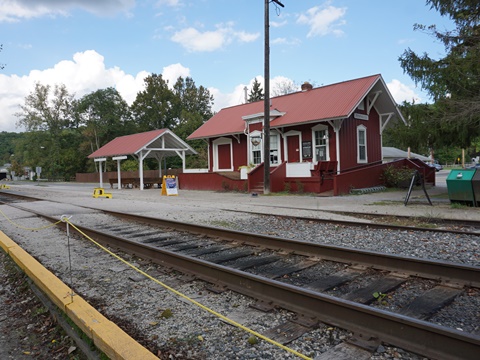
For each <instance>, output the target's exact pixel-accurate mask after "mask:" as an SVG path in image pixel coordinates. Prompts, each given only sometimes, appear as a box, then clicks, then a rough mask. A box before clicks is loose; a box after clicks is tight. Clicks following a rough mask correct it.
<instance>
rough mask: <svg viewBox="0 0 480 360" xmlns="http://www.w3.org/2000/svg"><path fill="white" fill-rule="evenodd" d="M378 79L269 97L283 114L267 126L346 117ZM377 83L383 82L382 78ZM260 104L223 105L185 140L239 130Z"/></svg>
mask: <svg viewBox="0 0 480 360" xmlns="http://www.w3.org/2000/svg"><path fill="white" fill-rule="evenodd" d="M379 80H381V75H372V76H368V77H364V78H360V79H355V80H349V81H344V82H340V83H337V84H332V85H327V86H322V87H319V88H315V89H312V90H309V91H302V92H296V93H292V94H288V95H283V96H278V97H274V98H271V109H276V110H278V111H280V112H284V113H285V115H284V116H280V117H277V118H275V119H273V120H272V121H271V122H270V126H271V127H272V128H275V127H283V126H291V125H295V124H301V123H308V122H313V121H319V120H328V119H335V118H346V117H348V116H350V114H351V113H352V112H353V111H354V110H355V109H356V107H357V106H358V104H359V103H360V101H361V100H362V99H363V98H364V97H365V96H366V95H367V94H368V92H369V91H370V90H371V89H372V88H373V87H374V86H375V84H376V83H377V82H378V81H379ZM381 82H382V83H383V80H382V81H381ZM387 91H388V90H387ZM263 107H264V102H263V101H257V102H254V103H247V104H242V105H237V106H233V107H229V108H224V109H222V110H220V111H219V112H218V113H217V114H215V115H214V116H213V117H212V118H211V119H210V120H208V121H207V122H206V123H205V124H203V125H202V126H201V127H199V128H198V129H197V130H196V131H194V132H193V133H192V134H191V135H190V136H189V137H188V139H189V140H192V139H200V138H209V137H216V136H222V135H230V134H238V133H243V132H244V129H245V121H244V120H243V119H242V116H248V115H252V114H258V113H261V114H263ZM262 117H263V116H262Z"/></svg>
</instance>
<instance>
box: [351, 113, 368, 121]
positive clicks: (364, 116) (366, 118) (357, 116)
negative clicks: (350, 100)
mask: <svg viewBox="0 0 480 360" xmlns="http://www.w3.org/2000/svg"><path fill="white" fill-rule="evenodd" d="M353 117H354V118H355V119H358V120H368V115H366V114H359V113H354V114H353Z"/></svg>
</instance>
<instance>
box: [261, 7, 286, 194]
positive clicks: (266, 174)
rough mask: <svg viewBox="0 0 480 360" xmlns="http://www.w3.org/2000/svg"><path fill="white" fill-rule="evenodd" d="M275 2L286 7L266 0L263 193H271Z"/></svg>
mask: <svg viewBox="0 0 480 360" xmlns="http://www.w3.org/2000/svg"><path fill="white" fill-rule="evenodd" d="M270 2H274V3H276V4H277V5H279V6H281V7H284V5H283V4H282V3H281V2H280V1H279V0H265V63H264V65H265V70H264V78H265V98H264V103H263V165H264V175H263V193H264V194H270V11H269V7H268V6H269V4H270Z"/></svg>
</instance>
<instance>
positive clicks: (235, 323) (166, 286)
mask: <svg viewBox="0 0 480 360" xmlns="http://www.w3.org/2000/svg"><path fill="white" fill-rule="evenodd" d="M64 221H65V222H67V223H68V224H70V225H71V226H72V227H73V228H74V229H75V230H77V231H78V232H79V233H80V234H82V235H83V236H84V237H85V238H87V239H88V240H90V241H91V242H93V243H94V244H95V245H97V246H98V247H99V248H100V249H102V250H104V251H105V252H107V253H108V254H110V255H112V256H113V257H114V258H116V259H118V260H120V261H121V262H123V263H124V264H125V265H127V266H129V267H131V268H132V269H134V270H135V271H137V272H138V273H140V274H142V275H143V276H145V277H147V278H148V279H150V280H152V281H154V282H156V283H157V284H159V285H160V286H162V287H164V288H165V289H167V290H169V291H171V292H172V293H174V294H176V295H178V296H180V297H182V298H184V299H185V300H187V301H189V302H191V303H192V304H194V305H196V306H198V307H199V308H201V309H203V310H205V311H208V312H209V313H211V314H213V315H215V316H217V317H218V318H220V319H222V320H224V321H226V322H228V323H230V324H231V325H233V326H236V327H238V328H240V329H242V330H244V331H246V332H248V333H250V334H252V335H254V336H256V337H258V338H260V339H262V340H265V341H266V342H269V343H270V344H273V345H275V346H277V347H279V348H281V349H283V350H285V351H288V352H289V353H292V354H294V355H296V356H298V357H300V358H302V359H305V360H312V358H310V357H308V356H305V355H303V354H301V353H299V352H298V351H296V350H293V349H291V348H289V347H287V346H285V345H282V344H280V343H279V342H277V341H275V340H272V339H270V338H268V337H266V336H264V335H262V334H259V333H258V332H256V331H254V330H252V329H250V328H248V327H246V326H243V325H242V324H239V323H237V322H236V321H234V320H232V319H229V318H228V317H226V316H224V315H222V314H220V313H218V312H216V311H215V310H212V309H210V308H208V307H206V306H205V305H202V304H200V303H199V302H198V301H196V300H194V299H191V298H189V297H188V296H186V295H184V294H182V293H181V292H179V291H177V290H175V289H173V288H171V287H170V286H168V285H166V284H164V283H162V282H161V281H160V280H157V279H155V278H154V277H152V276H150V275H148V274H147V273H146V272H144V271H142V270H140V269H139V268H137V267H136V266H135V265H133V264H131V263H129V262H128V261H127V260H125V259H123V258H121V257H120V256H118V255H117V254H115V253H113V252H112V251H110V250H108V249H107V248H106V247H104V246H103V245H101V244H99V243H98V242H97V241H95V240H93V239H92V238H91V237H90V236H88V235H87V234H85V233H84V232H83V231H81V230H80V229H79V228H77V227H76V226H75V225H74V224H72V223H71V222H70V221H69V220H65V219H64Z"/></svg>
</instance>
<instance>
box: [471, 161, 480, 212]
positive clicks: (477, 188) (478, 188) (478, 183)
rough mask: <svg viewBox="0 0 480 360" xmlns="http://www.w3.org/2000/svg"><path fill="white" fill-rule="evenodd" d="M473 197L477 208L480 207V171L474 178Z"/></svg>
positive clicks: (479, 170) (478, 170)
mask: <svg viewBox="0 0 480 360" xmlns="http://www.w3.org/2000/svg"><path fill="white" fill-rule="evenodd" d="M472 188H473V196H474V197H475V202H476V204H477V206H480V169H477V172H476V173H475V175H473V178H472Z"/></svg>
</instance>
